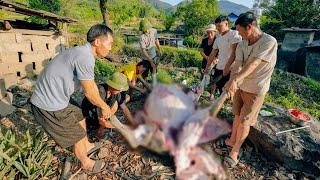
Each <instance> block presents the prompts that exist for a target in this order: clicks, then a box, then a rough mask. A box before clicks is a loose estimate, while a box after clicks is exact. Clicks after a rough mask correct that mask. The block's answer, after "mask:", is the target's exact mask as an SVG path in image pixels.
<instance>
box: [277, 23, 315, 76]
mask: <svg viewBox="0 0 320 180" xmlns="http://www.w3.org/2000/svg"><path fill="white" fill-rule="evenodd" d="M283 31H285V37H284V40H283V42H282V44H281V47H280V49H279V50H278V61H277V68H279V69H282V70H284V71H288V72H292V73H296V74H299V75H302V76H307V77H310V78H313V79H315V80H317V81H320V71H319V69H320V41H319V40H317V41H314V36H315V33H316V32H317V31H318V29H301V28H287V29H283Z"/></svg>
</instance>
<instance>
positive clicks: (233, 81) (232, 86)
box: [225, 59, 262, 97]
mask: <svg viewBox="0 0 320 180" xmlns="http://www.w3.org/2000/svg"><path fill="white" fill-rule="evenodd" d="M260 63H262V60H261V59H254V60H250V62H249V63H248V64H246V65H245V66H244V67H243V68H242V69H241V70H240V72H239V73H238V74H236V75H234V76H232V77H231V78H230V80H229V81H228V83H227V84H226V85H225V88H226V90H227V92H228V95H229V97H233V95H234V93H235V92H236V90H237V89H238V84H237V83H238V82H240V81H242V80H243V79H244V78H245V77H247V76H248V75H250V74H251V73H252V72H253V71H254V70H255V69H256V68H257V67H258V66H259V64H260Z"/></svg>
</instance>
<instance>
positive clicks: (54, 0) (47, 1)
mask: <svg viewBox="0 0 320 180" xmlns="http://www.w3.org/2000/svg"><path fill="white" fill-rule="evenodd" d="M29 7H31V8H35V9H41V10H44V11H48V12H52V13H59V12H60V8H61V1H60V0H29ZM28 19H29V21H31V22H34V23H38V24H47V23H48V22H47V20H45V19H42V18H39V17H37V16H30V17H29V18H28Z"/></svg>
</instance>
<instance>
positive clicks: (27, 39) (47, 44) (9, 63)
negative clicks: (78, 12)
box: [0, 0, 76, 115]
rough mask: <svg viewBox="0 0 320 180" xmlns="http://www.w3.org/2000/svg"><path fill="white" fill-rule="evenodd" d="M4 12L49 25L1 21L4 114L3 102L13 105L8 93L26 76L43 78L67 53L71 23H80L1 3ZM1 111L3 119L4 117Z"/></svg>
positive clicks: (0, 85) (0, 78) (0, 90)
mask: <svg viewBox="0 0 320 180" xmlns="http://www.w3.org/2000/svg"><path fill="white" fill-rule="evenodd" d="M0 9H2V10H4V11H9V12H10V13H15V14H20V15H21V14H22V15H26V16H36V17H39V18H41V19H44V20H46V21H47V22H48V23H47V25H40V24H35V23H30V22H27V21H22V20H7V19H4V20H0V42H1V43H0V109H1V110H3V109H4V107H3V106H1V102H3V101H5V100H6V101H10V100H8V92H7V89H8V88H9V87H10V86H12V85H14V84H16V83H17V82H18V81H19V80H20V79H21V78H23V77H25V76H28V75H33V74H39V73H40V72H41V70H42V69H43V68H44V67H45V65H46V64H47V62H49V61H50V60H51V59H52V58H53V57H54V56H55V55H57V54H58V53H60V52H61V51H63V50H65V49H66V47H67V23H71V22H76V21H75V20H73V19H70V18H66V17H61V16H58V15H56V14H53V13H50V12H46V11H42V10H36V9H32V8H28V7H27V6H24V5H22V4H18V3H13V2H11V1H8V0H0ZM58 27H61V28H60V29H59V28H58ZM6 98H7V99H6ZM1 110H0V115H4V114H3V113H1Z"/></svg>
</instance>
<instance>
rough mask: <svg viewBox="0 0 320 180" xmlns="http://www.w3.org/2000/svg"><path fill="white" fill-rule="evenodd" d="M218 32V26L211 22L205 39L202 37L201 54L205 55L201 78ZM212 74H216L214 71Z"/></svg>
mask: <svg viewBox="0 0 320 180" xmlns="http://www.w3.org/2000/svg"><path fill="white" fill-rule="evenodd" d="M216 34H217V29H216V26H215V25H214V24H210V25H209V26H208V27H207V28H206V37H205V38H204V39H202V42H201V45H200V47H199V48H200V54H201V56H202V57H203V59H202V64H201V79H202V78H203V73H204V69H205V68H206V66H207V62H208V59H209V55H210V53H211V51H212V47H213V44H214V41H215V39H216ZM214 69H215V67H213V69H212V71H214ZM211 74H214V72H212V73H211ZM210 79H212V78H211V77H210ZM211 89H212V88H211ZM211 91H212V90H211Z"/></svg>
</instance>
